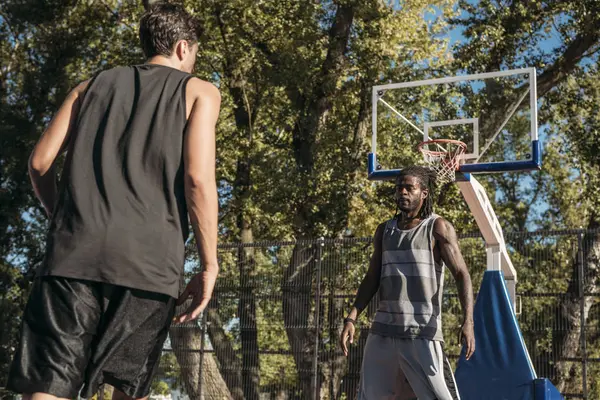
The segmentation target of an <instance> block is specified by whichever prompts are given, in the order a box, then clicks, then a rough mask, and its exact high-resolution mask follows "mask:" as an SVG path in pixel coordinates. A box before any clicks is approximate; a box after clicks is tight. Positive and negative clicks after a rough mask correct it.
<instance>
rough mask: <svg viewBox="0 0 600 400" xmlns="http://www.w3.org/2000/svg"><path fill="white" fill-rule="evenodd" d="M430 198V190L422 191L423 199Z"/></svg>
mask: <svg viewBox="0 0 600 400" xmlns="http://www.w3.org/2000/svg"><path fill="white" fill-rule="evenodd" d="M428 196H429V189H423V190H421V199H423V200H425V199H426V198H427V197H428Z"/></svg>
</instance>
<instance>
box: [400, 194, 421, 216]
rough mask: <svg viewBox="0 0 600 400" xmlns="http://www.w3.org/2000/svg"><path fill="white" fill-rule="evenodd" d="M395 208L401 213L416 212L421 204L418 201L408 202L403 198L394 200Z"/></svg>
mask: <svg viewBox="0 0 600 400" xmlns="http://www.w3.org/2000/svg"><path fill="white" fill-rule="evenodd" d="M396 206H397V207H398V209H399V210H400V211H402V212H403V213H410V212H414V211H416V210H418V209H419V208H420V206H421V204H420V201H419V200H410V199H406V198H404V199H398V200H396Z"/></svg>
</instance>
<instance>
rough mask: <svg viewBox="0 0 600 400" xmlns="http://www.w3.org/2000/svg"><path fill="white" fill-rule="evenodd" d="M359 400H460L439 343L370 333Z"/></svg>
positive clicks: (364, 357) (448, 364) (364, 358)
mask: <svg viewBox="0 0 600 400" xmlns="http://www.w3.org/2000/svg"><path fill="white" fill-rule="evenodd" d="M358 399H359V400H409V399H410V400H416V399H418V400H460V396H459V394H458V389H457V387H456V381H455V380H454V374H453V373H452V367H451V366H450V363H449V362H448V359H447V358H446V355H445V354H444V350H443V348H442V343H441V342H439V341H435V340H428V339H400V338H394V337H387V336H381V335H377V334H374V333H370V334H369V337H368V338H367V344H366V346H365V352H364V356H363V362H362V368H361V377H360V389H359V393H358Z"/></svg>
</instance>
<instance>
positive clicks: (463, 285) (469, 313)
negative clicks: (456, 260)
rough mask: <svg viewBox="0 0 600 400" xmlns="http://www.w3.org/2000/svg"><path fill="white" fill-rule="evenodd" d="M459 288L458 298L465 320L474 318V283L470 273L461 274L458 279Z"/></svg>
mask: <svg viewBox="0 0 600 400" xmlns="http://www.w3.org/2000/svg"><path fill="white" fill-rule="evenodd" d="M456 287H457V289H458V298H459V300H460V304H461V306H462V309H463V319H464V320H465V321H472V320H473V285H472V284H471V276H470V275H469V274H468V273H463V274H461V276H460V277H458V279H457V280H456Z"/></svg>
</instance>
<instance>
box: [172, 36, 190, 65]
mask: <svg viewBox="0 0 600 400" xmlns="http://www.w3.org/2000/svg"><path fill="white" fill-rule="evenodd" d="M189 52H190V47H189V44H188V42H187V40H180V41H178V42H177V43H176V44H175V55H176V56H177V58H178V59H179V61H182V60H183V59H185V57H186V55H187V53H189Z"/></svg>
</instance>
